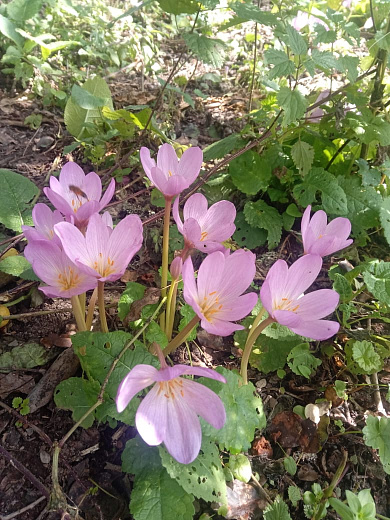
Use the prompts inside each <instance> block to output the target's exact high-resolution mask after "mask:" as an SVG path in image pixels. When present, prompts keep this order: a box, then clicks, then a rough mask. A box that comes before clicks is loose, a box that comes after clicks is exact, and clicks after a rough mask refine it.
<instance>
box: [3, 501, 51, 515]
mask: <svg viewBox="0 0 390 520" xmlns="http://www.w3.org/2000/svg"><path fill="white" fill-rule="evenodd" d="M46 499H47V497H39V498H38V499H37V500H35V501H34V502H31V504H29V505H28V506H26V507H22V509H19V511H15V512H14V513H11V514H9V515H7V516H0V520H12V519H13V518H16V517H17V516H19V515H21V514H22V513H25V512H26V511H29V510H30V509H34V507H35V506H37V505H38V504H40V503H41V502H42V500H46Z"/></svg>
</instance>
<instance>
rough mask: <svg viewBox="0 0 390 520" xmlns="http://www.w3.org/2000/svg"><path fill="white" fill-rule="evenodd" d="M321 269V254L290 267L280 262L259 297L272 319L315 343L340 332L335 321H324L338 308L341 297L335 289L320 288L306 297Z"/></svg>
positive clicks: (282, 261)
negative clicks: (324, 318) (305, 292)
mask: <svg viewBox="0 0 390 520" xmlns="http://www.w3.org/2000/svg"><path fill="white" fill-rule="evenodd" d="M321 267H322V258H321V257H320V256H318V255H305V256H302V257H301V258H299V259H298V260H297V261H296V262H294V263H293V264H292V265H291V266H290V267H288V265H287V263H286V262H285V261H284V260H277V261H276V262H275V263H274V264H273V266H272V267H271V269H270V270H269V272H268V274H267V277H266V279H265V281H264V283H263V285H262V287H261V290H260V298H261V302H262V304H263V306H264V307H265V309H266V310H267V312H268V314H269V316H270V317H271V318H273V319H274V320H275V321H277V322H278V323H280V324H281V325H285V326H286V327H288V328H289V329H291V330H292V331H293V332H295V333H296V334H300V335H301V336H305V337H308V338H312V339H316V340H324V339H328V338H330V337H331V336H333V335H334V334H336V332H337V331H338V330H339V327H340V325H339V324H338V323H336V322H335V321H329V320H323V319H321V318H323V317H324V316H328V315H329V314H331V313H332V312H333V311H334V310H335V308H336V307H337V305H338V302H339V295H338V294H337V292H336V291H333V290H332V289H320V290H318V291H313V292H311V293H309V294H305V295H303V293H304V291H305V290H306V289H307V288H308V287H310V285H311V284H312V283H313V282H314V280H315V279H316V278H317V276H318V273H319V272H320V270H321Z"/></svg>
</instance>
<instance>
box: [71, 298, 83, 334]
mask: <svg viewBox="0 0 390 520" xmlns="http://www.w3.org/2000/svg"><path fill="white" fill-rule="evenodd" d="M70 301H71V302H72V310H73V315H74V317H75V319H76V323H77V328H78V330H79V332H81V331H83V330H87V327H86V325H85V318H84V313H83V311H82V309H81V305H80V300H79V297H78V296H72V297H71V299H70Z"/></svg>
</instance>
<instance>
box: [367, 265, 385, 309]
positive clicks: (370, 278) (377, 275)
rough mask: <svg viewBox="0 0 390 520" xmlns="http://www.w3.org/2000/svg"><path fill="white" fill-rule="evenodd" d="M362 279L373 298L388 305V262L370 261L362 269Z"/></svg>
mask: <svg viewBox="0 0 390 520" xmlns="http://www.w3.org/2000/svg"><path fill="white" fill-rule="evenodd" d="M363 279H364V282H365V284H366V285H367V289H368V290H369V291H370V293H371V294H372V295H373V296H374V298H376V299H377V300H379V301H380V302H381V303H384V304H385V305H390V262H382V261H377V260H376V261H374V262H370V263H369V264H368V266H367V269H366V270H365V271H363Z"/></svg>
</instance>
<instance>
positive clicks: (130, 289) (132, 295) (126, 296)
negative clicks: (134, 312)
mask: <svg viewBox="0 0 390 520" xmlns="http://www.w3.org/2000/svg"><path fill="white" fill-rule="evenodd" d="M145 289H146V287H145V286H144V285H142V284H140V283H137V282H128V283H127V284H126V289H125V290H124V291H123V293H122V294H121V297H120V298H119V303H118V316H119V318H120V319H121V320H122V321H123V320H124V319H125V318H126V316H127V315H128V313H129V311H130V307H131V304H132V303H133V302H135V301H137V300H140V299H141V298H142V297H143V295H144V293H145Z"/></svg>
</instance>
